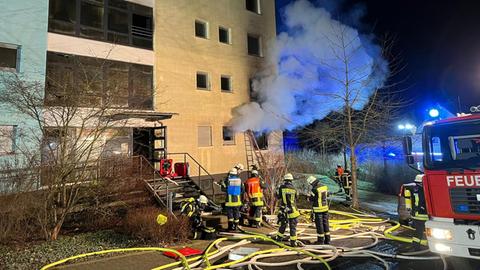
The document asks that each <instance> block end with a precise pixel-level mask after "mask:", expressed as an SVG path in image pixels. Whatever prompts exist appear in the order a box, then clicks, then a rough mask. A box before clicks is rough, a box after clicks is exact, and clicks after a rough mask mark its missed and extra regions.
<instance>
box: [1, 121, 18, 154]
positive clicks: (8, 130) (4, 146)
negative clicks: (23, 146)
mask: <svg viewBox="0 0 480 270" xmlns="http://www.w3.org/2000/svg"><path fill="white" fill-rule="evenodd" d="M16 133H17V126H0V155H8V154H13V153H15V138H16Z"/></svg>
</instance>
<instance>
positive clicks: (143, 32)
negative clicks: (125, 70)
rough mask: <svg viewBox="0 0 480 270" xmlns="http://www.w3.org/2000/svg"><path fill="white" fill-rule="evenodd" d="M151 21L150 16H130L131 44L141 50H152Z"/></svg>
mask: <svg viewBox="0 0 480 270" xmlns="http://www.w3.org/2000/svg"><path fill="white" fill-rule="evenodd" d="M152 40H153V19H152V17H151V16H144V15H139V14H132V42H133V45H136V46H138V47H143V48H152V46H153V43H152Z"/></svg>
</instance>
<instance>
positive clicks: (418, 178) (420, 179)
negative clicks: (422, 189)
mask: <svg viewBox="0 0 480 270" xmlns="http://www.w3.org/2000/svg"><path fill="white" fill-rule="evenodd" d="M423 176H424V175H423V174H417V176H415V182H416V183H422V182H423Z"/></svg>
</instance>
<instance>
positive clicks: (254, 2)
mask: <svg viewBox="0 0 480 270" xmlns="http://www.w3.org/2000/svg"><path fill="white" fill-rule="evenodd" d="M245 8H246V9H247V10H249V11H251V12H255V13H257V14H260V0H245Z"/></svg>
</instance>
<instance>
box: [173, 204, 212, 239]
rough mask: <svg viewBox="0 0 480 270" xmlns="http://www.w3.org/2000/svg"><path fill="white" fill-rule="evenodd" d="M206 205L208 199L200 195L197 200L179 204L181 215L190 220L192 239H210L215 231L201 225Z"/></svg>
mask: <svg viewBox="0 0 480 270" xmlns="http://www.w3.org/2000/svg"><path fill="white" fill-rule="evenodd" d="M207 205H208V198H207V197H205V196H204V195H200V196H199V197H198V199H197V200H195V199H194V198H188V199H187V200H185V201H183V202H182V204H181V210H180V211H181V213H182V214H183V215H186V216H187V217H189V218H190V223H191V225H192V232H193V239H210V238H211V235H212V234H215V229H213V228H208V227H206V226H204V225H203V220H202V212H203V211H204V210H205V208H206V207H207Z"/></svg>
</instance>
